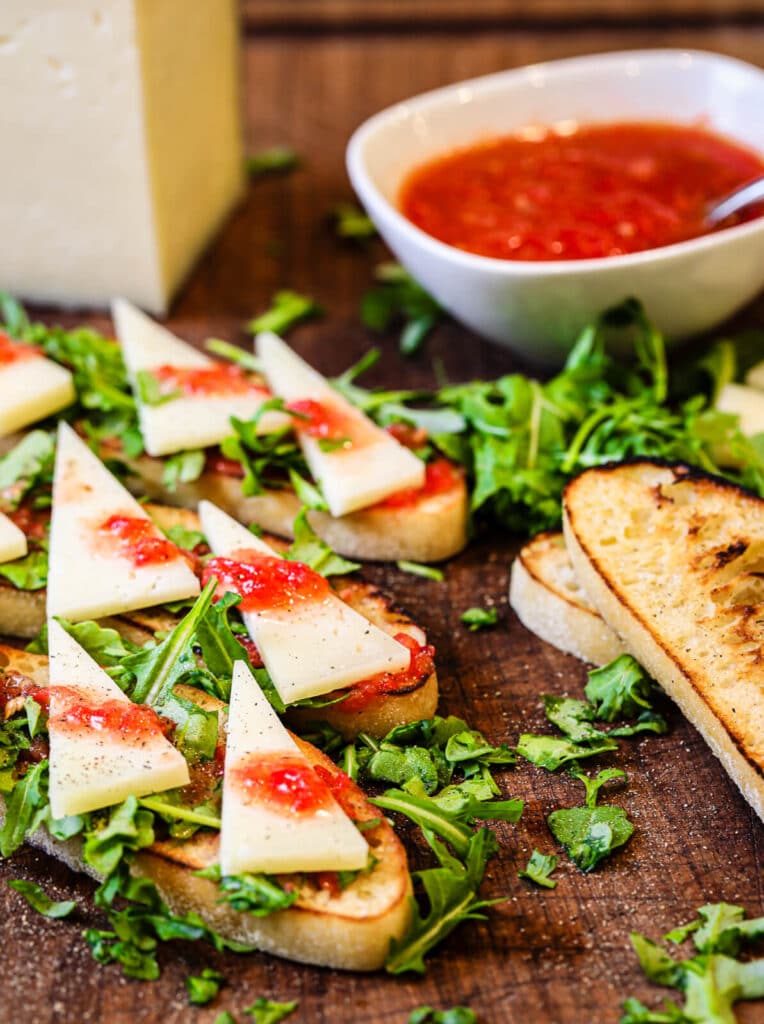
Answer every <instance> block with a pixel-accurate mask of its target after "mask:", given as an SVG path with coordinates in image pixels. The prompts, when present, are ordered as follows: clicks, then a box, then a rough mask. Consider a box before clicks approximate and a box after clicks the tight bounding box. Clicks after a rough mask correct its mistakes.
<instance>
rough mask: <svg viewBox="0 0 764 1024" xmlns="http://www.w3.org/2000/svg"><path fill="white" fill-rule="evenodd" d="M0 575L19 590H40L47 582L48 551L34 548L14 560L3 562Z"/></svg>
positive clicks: (0, 566)
mask: <svg viewBox="0 0 764 1024" xmlns="http://www.w3.org/2000/svg"><path fill="white" fill-rule="evenodd" d="M30 546H31V545H30ZM0 576H3V577H5V579H7V580H8V582H9V583H12V584H13V585H14V587H16V588H17V589H19V590H42V588H43V587H45V586H46V585H47V583H48V552H47V551H45V550H44V549H41V548H36V549H33V550H31V551H29V553H28V554H26V555H24V556H23V558H17V559H16V561H15V562H4V563H3V564H2V565H0Z"/></svg>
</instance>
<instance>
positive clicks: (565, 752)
mask: <svg viewBox="0 0 764 1024" xmlns="http://www.w3.org/2000/svg"><path fill="white" fill-rule="evenodd" d="M617 749H618V744H617V742H616V741H615V740H611V739H610V738H609V737H607V736H603V737H602V739H600V740H597V741H596V742H594V741H592V742H590V743H587V745H584V744H582V743H575V742H574V741H573V740H570V739H563V738H562V737H559V736H539V735H535V734H534V733H527V732H526V733H523V735H522V736H521V737H520V739H519V740H518V743H517V753H518V754H520V756H521V757H524V758H525V759H526V761H530V762H531V764H535V765H538V767H539V768H546V769H547V770H548V771H550V772H554V771H557V769H558V768H561V767H562V765H564V764H570V763H572V762H574V761H580V760H583V759H584V758H587V757H597V756H598V755H599V754H607V753H610V751H613V750H617Z"/></svg>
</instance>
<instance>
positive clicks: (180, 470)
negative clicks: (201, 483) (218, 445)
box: [162, 448, 206, 491]
mask: <svg viewBox="0 0 764 1024" xmlns="http://www.w3.org/2000/svg"><path fill="white" fill-rule="evenodd" d="M205 461H206V454H205V452H204V451H203V450H202V449H201V448H193V449H189V451H186V452H177V453H176V454H175V455H170V456H169V458H166V459H163V464H162V485H163V486H164V487H166V488H167V490H168V491H174V490H176V489H177V486H178V484H189V483H193V482H194V480H198V479H199V477H200V476H201V475H202V473H203V471H204V464H205Z"/></svg>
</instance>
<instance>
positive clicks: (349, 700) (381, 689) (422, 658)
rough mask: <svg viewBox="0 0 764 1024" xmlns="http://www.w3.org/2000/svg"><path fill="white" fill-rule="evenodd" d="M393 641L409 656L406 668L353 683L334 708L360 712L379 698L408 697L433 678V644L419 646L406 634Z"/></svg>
mask: <svg viewBox="0 0 764 1024" xmlns="http://www.w3.org/2000/svg"><path fill="white" fill-rule="evenodd" d="M395 639H396V640H397V641H398V643H399V644H403V646H404V647H407V648H408V649H409V651H410V652H411V661H410V662H409V665H408V668H404V669H401V671H400V672H381V673H380V674H379V675H378V676H372V677H371V679H364V680H362V681H361V682H360V683H354V684H353V686H351V688H350V692H349V696H347V697H346V698H345V699H344V700H343V701H342V703H341V704H338V705H337V706H338V707H339V708H341V709H342V710H344V711H363V710H364V708H367V707H368V706H369V704H371V703H372V701H374V700H376V699H377V698H378V697H381V696H394V695H395V694H396V693H410V692H411V690H414V689H416V687H417V686H419V685H420V684H421V683H422V681H423V680H424V679H426V678H427V677H428V676H430V675H432V673H433V672H434V671H435V662H434V658H435V648H434V647H433V646H432V644H420V643H418V642H417V641H416V640H415V639H414V638H413V637H411V636H409V635H408V633H396V634H395Z"/></svg>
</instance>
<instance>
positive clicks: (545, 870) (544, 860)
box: [517, 850, 558, 889]
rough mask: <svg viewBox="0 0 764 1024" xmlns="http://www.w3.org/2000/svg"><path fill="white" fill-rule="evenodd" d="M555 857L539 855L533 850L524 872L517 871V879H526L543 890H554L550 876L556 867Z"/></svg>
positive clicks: (554, 883) (553, 883)
mask: <svg viewBox="0 0 764 1024" xmlns="http://www.w3.org/2000/svg"><path fill="white" fill-rule="evenodd" d="M557 863H558V861H557V857H555V856H553V855H552V854H544V853H539V851H538V850H534V851H533V853H532V854H531V856H530V859H529V861H528V863H527V865H526V867H525V870H524V871H518V872H517V875H518V878H527V879H528V881H529V882H535V883H536V885H540V886H542V887H543V888H545V889H554V888H555V886H556V885H557V882H556V881H555V879H553V878H550V875H551V874H552V872H553V871H554V870H555V868H556V867H557Z"/></svg>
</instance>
